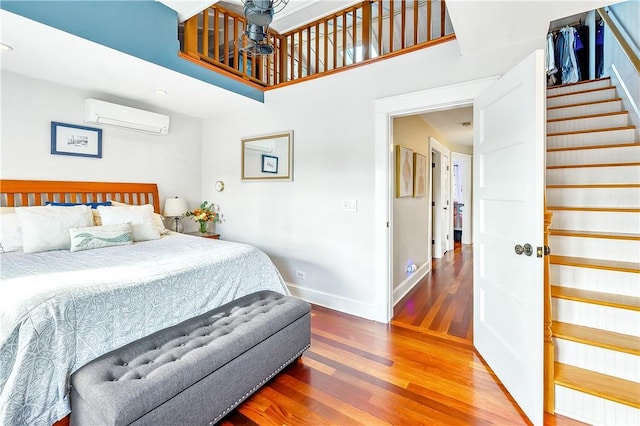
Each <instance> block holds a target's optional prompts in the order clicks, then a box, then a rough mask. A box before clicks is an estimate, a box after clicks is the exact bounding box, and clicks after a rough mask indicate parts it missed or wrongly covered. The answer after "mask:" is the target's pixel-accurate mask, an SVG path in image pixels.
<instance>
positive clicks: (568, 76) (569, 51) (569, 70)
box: [558, 26, 580, 84]
mask: <svg viewBox="0 0 640 426" xmlns="http://www.w3.org/2000/svg"><path fill="white" fill-rule="evenodd" d="M560 34H561V35H562V36H563V40H564V42H563V44H562V50H561V52H560V58H561V59H560V67H561V68H560V69H561V70H562V78H561V81H562V84H569V83H577V82H578V81H580V70H579V68H578V60H577V59H576V54H575V43H576V38H575V34H576V29H575V28H573V27H570V26H566V27H562V29H561V30H560ZM558 38H559V36H558Z"/></svg>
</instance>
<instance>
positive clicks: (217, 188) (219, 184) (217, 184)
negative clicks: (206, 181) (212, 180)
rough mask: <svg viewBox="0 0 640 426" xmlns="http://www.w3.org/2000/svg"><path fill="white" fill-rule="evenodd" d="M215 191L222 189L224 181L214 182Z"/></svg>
mask: <svg viewBox="0 0 640 426" xmlns="http://www.w3.org/2000/svg"><path fill="white" fill-rule="evenodd" d="M216 191H218V192H221V191H224V182H222V181H221V180H219V181H217V182H216Z"/></svg>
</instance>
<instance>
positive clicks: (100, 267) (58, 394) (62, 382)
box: [0, 234, 288, 426]
mask: <svg viewBox="0 0 640 426" xmlns="http://www.w3.org/2000/svg"><path fill="white" fill-rule="evenodd" d="M0 277H1V280H0V424H2V425H47V426H50V425H51V424H53V423H54V422H55V421H56V420H58V419H60V418H62V417H64V416H65V415H67V414H68V413H69V412H70V408H69V399H68V390H67V386H68V382H69V376H70V375H71V373H72V372H74V371H75V370H77V369H78V368H79V367H81V366H82V365H84V364H86V363H87V362H88V361H90V360H92V359H94V358H96V357H98V356H100V355H102V354H103V353H106V352H109V351H110V350H113V349H115V348H117V347H120V346H122V345H124V344H126V343H129V342H131V341H133V340H135V339H138V338H140V337H143V336H146V335H148V334H151V333H153V332H155V331H157V330H160V329H162V328H165V327H169V326H171V325H174V324H176V323H178V322H180V321H183V320H186V319H188V318H191V317H193V316H195V315H199V314H201V313H203V312H206V311H208V310H210V309H213V308H215V307H217V306H220V305H222V304H224V303H226V302H229V301H231V300H233V299H236V298H238V297H240V296H243V295H245V294H249V293H253V292H255V291H259V290H263V289H270V290H274V291H277V292H280V293H283V294H287V293H288V292H287V289H286V287H285V285H284V281H283V280H282V277H281V276H280V274H279V272H278V270H277V269H276V267H275V266H274V265H273V263H272V262H271V261H270V259H269V258H268V257H267V255H266V254H264V253H263V252H262V251H260V250H258V249H256V248H255V247H252V246H248V245H245V244H237V243H231V242H226V241H217V240H210V239H206V238H198V237H191V236H186V235H181V234H172V235H168V236H165V237H163V238H161V239H160V240H155V241H146V242H141V243H135V244H133V245H130V246H120V247H109V248H102V249H96V250H87V251H80V252H74V253H71V252H69V251H68V250H58V251H52V252H46V253H35V254H23V253H21V252H19V253H15V252H14V253H3V254H0Z"/></svg>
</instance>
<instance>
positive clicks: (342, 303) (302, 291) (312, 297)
mask: <svg viewBox="0 0 640 426" xmlns="http://www.w3.org/2000/svg"><path fill="white" fill-rule="evenodd" d="M285 284H286V286H287V288H288V289H289V291H290V292H291V294H292V295H293V296H296V297H299V298H301V299H303V300H306V301H307V302H309V303H312V304H314V305H319V306H324V307H325V308H329V309H333V310H336V311H340V312H344V313H345V314H349V315H355V316H358V317H362V318H366V319H370V320H373V321H378V322H384V321H381V320H380V318H379V313H380V309H379V308H377V307H376V306H375V305H373V304H369V303H363V302H361V301H359V300H355V299H351V298H348V297H343V296H337V295H335V294H330V293H325V292H323V291H318V290H313V289H309V288H304V287H300V286H298V285H296V284H293V283H289V282H285Z"/></svg>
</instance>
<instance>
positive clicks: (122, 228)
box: [69, 223, 133, 251]
mask: <svg viewBox="0 0 640 426" xmlns="http://www.w3.org/2000/svg"><path fill="white" fill-rule="evenodd" d="M69 235H70V236H71V251H80V250H91V249H96V248H103V247H111V246H124V245H127V244H133V231H132V230H131V224H130V223H121V224H119V225H104V226H87V227H84V228H71V229H69Z"/></svg>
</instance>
